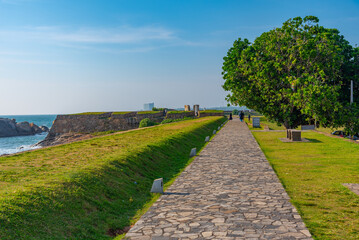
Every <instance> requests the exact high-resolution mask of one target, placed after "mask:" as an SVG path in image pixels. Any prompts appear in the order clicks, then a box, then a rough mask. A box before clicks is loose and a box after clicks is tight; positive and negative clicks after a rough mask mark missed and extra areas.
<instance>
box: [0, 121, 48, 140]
mask: <svg viewBox="0 0 359 240" xmlns="http://www.w3.org/2000/svg"><path fill="white" fill-rule="evenodd" d="M43 132H49V128H48V127H46V126H37V125H36V124H34V123H29V122H19V123H17V122H16V120H15V119H9V118H0V137H15V136H29V135H35V134H39V133H43Z"/></svg>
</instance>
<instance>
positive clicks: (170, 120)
mask: <svg viewBox="0 0 359 240" xmlns="http://www.w3.org/2000/svg"><path fill="white" fill-rule="evenodd" d="M192 119H193V118H192V117H184V118H177V119H172V118H167V119H165V120H163V121H162V122H161V124H166V123H172V122H180V121H185V120H192Z"/></svg>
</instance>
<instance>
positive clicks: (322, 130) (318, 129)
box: [316, 127, 344, 133]
mask: <svg viewBox="0 0 359 240" xmlns="http://www.w3.org/2000/svg"><path fill="white" fill-rule="evenodd" d="M316 130H317V131H319V132H325V133H332V132H334V131H335V130H341V131H344V128H335V129H332V128H324V127H319V128H316Z"/></svg>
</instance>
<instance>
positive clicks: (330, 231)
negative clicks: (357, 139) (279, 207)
mask: <svg viewBox="0 0 359 240" xmlns="http://www.w3.org/2000/svg"><path fill="white" fill-rule="evenodd" d="M285 134H286V133H284V132H253V135H254V136H255V138H256V139H257V141H258V143H259V144H260V146H261V148H262V150H263V152H264V153H265V155H266V157H267V159H268V160H269V162H270V163H271V165H272V166H273V168H274V170H275V171H276V173H277V175H278V177H279V179H280V180H281V182H282V183H283V185H284V187H285V189H286V191H287V193H288V194H289V196H290V198H291V202H292V203H293V204H294V205H295V206H296V208H297V209H298V210H299V213H300V214H301V216H302V218H303V220H304V222H305V223H306V226H307V227H308V228H309V230H310V232H311V233H312V234H313V235H314V237H315V239H359V196H358V195H356V194H354V193H352V192H351V191H350V190H348V189H347V188H345V187H344V186H342V183H359V144H356V143H351V142H348V141H345V140H343V139H338V138H332V137H328V136H325V135H323V134H318V133H316V132H304V133H302V134H303V137H305V138H307V139H309V140H311V142H310V143H283V142H281V141H280V140H279V139H278V138H284V137H285Z"/></svg>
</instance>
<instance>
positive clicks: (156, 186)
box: [151, 178, 163, 193]
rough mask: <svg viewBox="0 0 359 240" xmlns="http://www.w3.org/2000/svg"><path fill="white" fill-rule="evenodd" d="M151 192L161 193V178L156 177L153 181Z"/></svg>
mask: <svg viewBox="0 0 359 240" xmlns="http://www.w3.org/2000/svg"><path fill="white" fill-rule="evenodd" d="M151 193H163V178H158V179H155V180H154V181H153V184H152V188H151Z"/></svg>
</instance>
